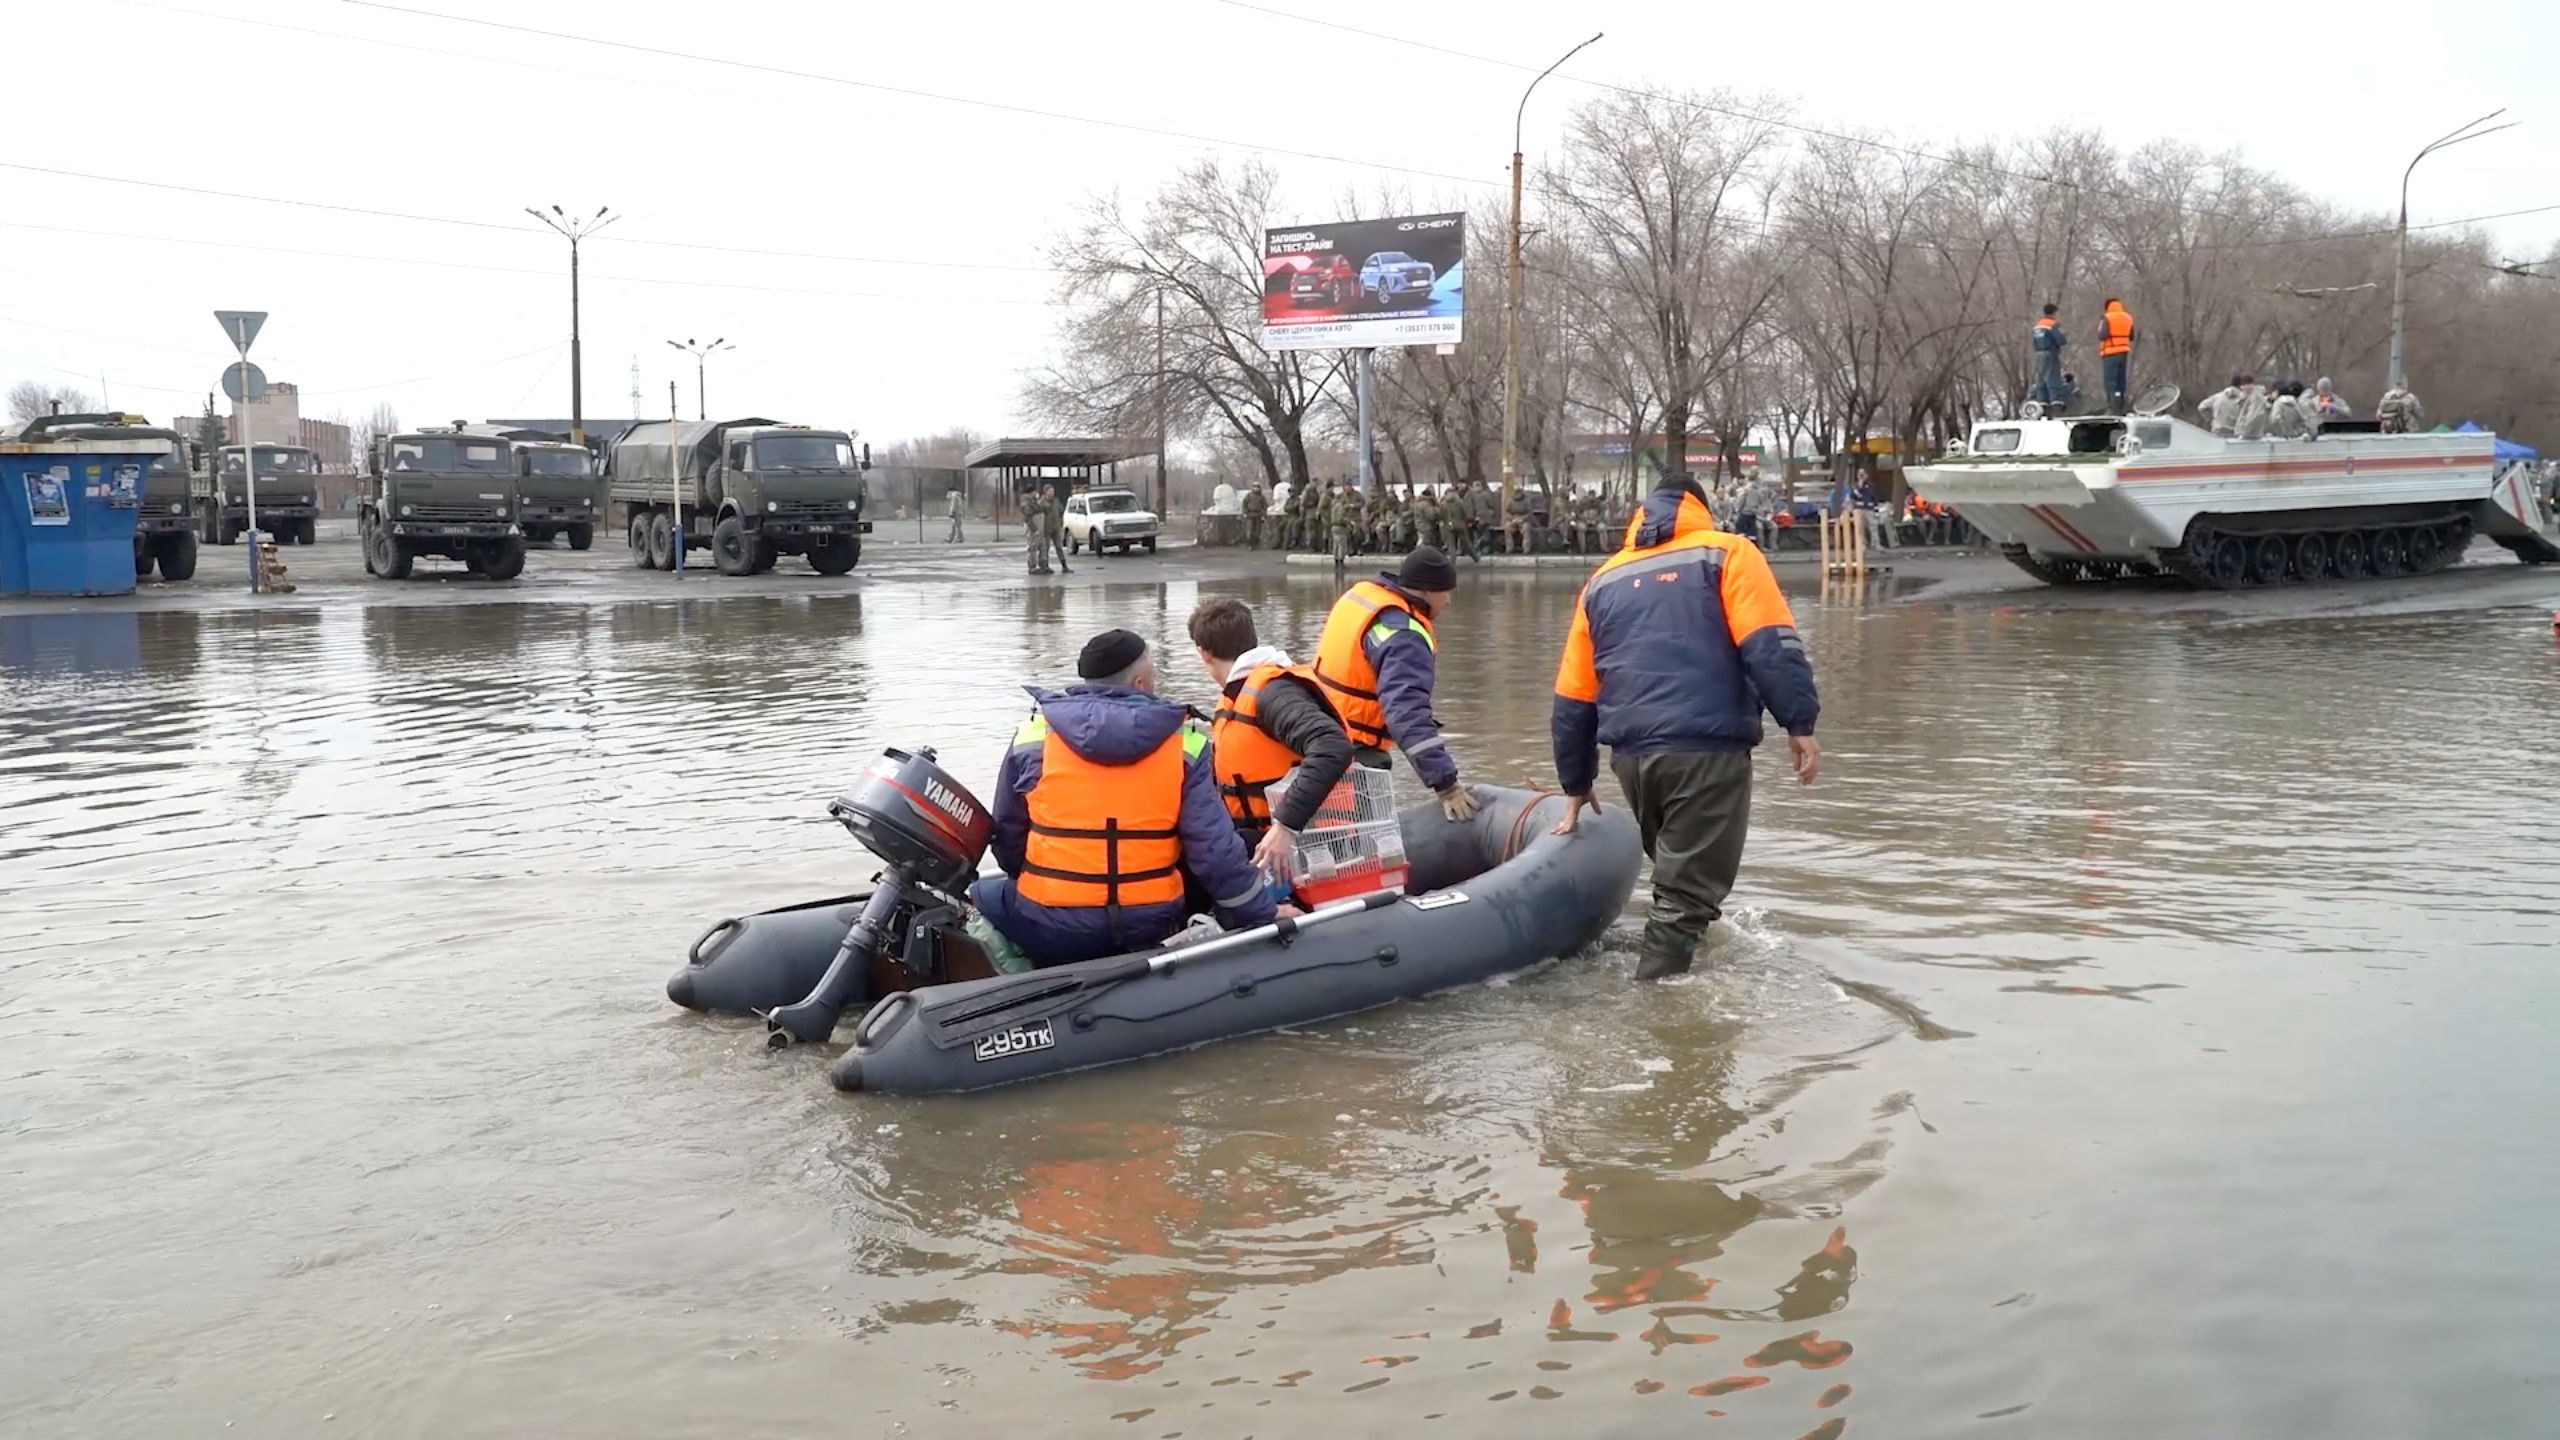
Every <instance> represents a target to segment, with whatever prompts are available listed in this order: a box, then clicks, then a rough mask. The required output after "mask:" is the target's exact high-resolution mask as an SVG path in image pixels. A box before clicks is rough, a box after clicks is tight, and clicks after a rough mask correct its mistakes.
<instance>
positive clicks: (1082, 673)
mask: <svg viewBox="0 0 2560 1440" xmlns="http://www.w3.org/2000/svg"><path fill="white" fill-rule="evenodd" d="M1146 653H1147V642H1146V641H1144V640H1142V639H1140V638H1138V632H1136V631H1134V630H1105V631H1103V632H1102V633H1101V634H1099V635H1096V636H1094V637H1093V638H1092V639H1090V640H1087V641H1086V642H1084V652H1083V653H1082V654H1080V655H1078V656H1076V674H1077V676H1078V677H1080V678H1082V679H1086V680H1107V679H1109V678H1110V677H1112V676H1114V675H1117V674H1119V673H1120V672H1121V671H1123V670H1126V669H1128V668H1129V667H1130V666H1132V665H1135V664H1137V663H1138V658H1139V657H1140V656H1142V655H1144V654H1146Z"/></svg>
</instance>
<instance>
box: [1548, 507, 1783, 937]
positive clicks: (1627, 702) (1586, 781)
mask: <svg viewBox="0 0 2560 1440" xmlns="http://www.w3.org/2000/svg"><path fill="white" fill-rule="evenodd" d="M1764 707H1765V708H1766V709H1767V710H1768V711H1769V713H1770V714H1772V715H1774V716H1776V717H1777V719H1778V723H1779V724H1780V725H1781V726H1784V727H1785V729H1786V732H1787V751H1788V756H1789V758H1790V759H1791V760H1792V761H1793V763H1794V765H1795V772H1796V780H1797V782H1798V783H1799V784H1805V785H1810V784H1812V783H1813V780H1814V777H1815V776H1816V775H1817V774H1819V773H1820V772H1821V770H1822V746H1821V745H1820V744H1819V743H1818V742H1816V741H1815V740H1814V738H1813V722H1814V720H1815V718H1816V717H1817V716H1818V715H1819V714H1820V713H1821V709H1822V704H1821V700H1820V698H1819V697H1818V696H1817V695H1816V694H1815V692H1814V687H1813V661H1812V660H1811V659H1810V658H1808V657H1807V656H1806V654H1805V650H1804V642H1803V641H1801V640H1799V639H1798V638H1796V623H1795V616H1794V615H1793V614H1792V613H1791V612H1790V611H1789V610H1788V609H1787V602H1786V597H1784V596H1782V595H1780V594H1779V593H1778V581H1777V577H1775V576H1773V575H1771V574H1770V573H1769V562H1768V561H1767V560H1766V559H1764V558H1762V556H1761V554H1760V550H1759V547H1758V546H1755V545H1753V544H1752V543H1751V542H1750V541H1748V540H1745V539H1743V538H1742V537H1740V536H1738V535H1728V534H1726V533H1724V532H1722V531H1719V530H1717V529H1716V528H1715V521H1714V519H1713V518H1712V517H1711V516H1710V515H1709V514H1708V511H1707V497H1706V495H1705V493H1704V492H1703V491H1701V490H1699V488H1698V486H1697V482H1696V481H1694V480H1692V479H1690V478H1689V474H1688V472H1687V471H1685V470H1678V471H1673V472H1671V473H1670V474H1669V475H1666V476H1664V477H1663V480H1662V483H1661V484H1660V485H1659V486H1657V487H1655V489H1654V491H1653V493H1652V494H1650V495H1647V496H1646V497H1645V500H1644V508H1643V509H1641V510H1640V511H1638V512H1637V514H1636V518H1635V522H1634V523H1633V524H1632V525H1630V526H1628V529H1627V539H1626V546H1625V548H1624V549H1621V550H1620V551H1619V552H1618V553H1617V554H1615V555H1612V556H1610V557H1609V558H1608V559H1607V560H1606V561H1604V562H1602V564H1601V566H1600V568H1599V569H1598V570H1595V571H1593V572H1592V574H1591V579H1590V580H1589V581H1588V582H1587V583H1585V584H1584V585H1583V587H1582V598H1581V599H1580V600H1579V601H1577V602H1576V603H1575V605H1574V609H1573V628H1572V630H1571V631H1570V632H1568V633H1567V635H1566V636H1565V642H1564V659H1563V661H1562V662H1561V663H1559V664H1558V665H1557V667H1556V699H1555V713H1554V716H1553V718H1552V720H1551V721H1550V725H1549V728H1550V730H1551V731H1552V737H1551V738H1552V739H1553V741H1554V744H1555V756H1556V777H1557V780H1558V782H1559V784H1560V786H1561V788H1562V789H1563V790H1564V793H1565V796H1566V805H1567V808H1566V810H1565V817H1564V820H1563V823H1561V824H1559V825H1557V826H1556V833H1558V834H1560V835H1564V834H1571V833H1572V832H1573V829H1574V826H1575V825H1576V824H1577V823H1578V822H1579V821H1580V819H1581V816H1582V812H1583V810H1584V809H1586V808H1588V809H1591V810H1598V809H1599V808H1600V802H1599V799H1598V797H1597V796H1595V795H1594V794H1593V793H1592V785H1593V783H1594V782H1595V781H1596V780H1598V778H1599V772H1600V747H1601V746H1602V745H1606V746H1608V747H1609V751H1610V754H1609V768H1610V770H1612V771H1613V772H1615V773H1616V775H1617V777H1618V788H1619V789H1621V790H1623V791H1624V792H1626V796H1627V802H1628V803H1629V804H1630V805H1632V806H1634V807H1635V812H1636V828H1637V830H1638V831H1639V833H1641V834H1642V836H1643V838H1644V851H1645V853H1646V854H1647V855H1650V856H1652V857H1653V904H1652V907H1651V909H1650V910H1649V911H1648V912H1647V914H1646V916H1645V925H1644V943H1643V948H1642V950H1641V952H1640V954H1639V957H1638V960H1637V963H1636V978H1637V979H1639V980H1657V979H1660V978H1662V977H1663V976H1666V975H1677V974H1680V973H1682V972H1683V971H1686V970H1687V969H1688V968H1689V963H1690V959H1691V956H1692V955H1693V954H1694V953H1695V952H1696V950H1697V948H1698V942H1699V940H1701V939H1702V938H1704V937H1705V935H1706V932H1707V927H1708V926H1709V925H1711V924H1713V923H1714V922H1715V918H1716V916H1718V915H1720V914H1722V913H1723V907H1724V901H1725V897H1726V896H1727V895H1729V894H1731V893H1732V891H1733V881H1734V877H1735V875H1736V874H1738V873H1739V872H1740V870H1741V869H1742V845H1743V840H1744V837H1745V835H1746V834H1747V833H1748V831H1749V829H1750V825H1751V751H1752V749H1753V747H1755V746H1757V745H1758V744H1759V743H1760V711H1761V710H1762V708H1764Z"/></svg>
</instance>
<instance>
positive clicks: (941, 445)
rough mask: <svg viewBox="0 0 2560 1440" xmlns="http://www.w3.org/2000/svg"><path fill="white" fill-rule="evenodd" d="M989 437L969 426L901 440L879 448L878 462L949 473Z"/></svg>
mask: <svg viewBox="0 0 2560 1440" xmlns="http://www.w3.org/2000/svg"><path fill="white" fill-rule="evenodd" d="M986 441H987V437H986V436H985V435H984V434H982V433H980V432H978V431H976V430H972V429H970V428H968V427H967V426H965V425H963V426H958V427H955V428H953V429H950V430H944V431H940V432H937V433H935V434H932V435H923V436H918V437H917V438H915V439H913V440H898V441H893V442H891V443H890V444H887V445H883V446H881V447H880V453H879V456H878V458H877V460H876V462H875V463H877V464H879V465H882V466H884V467H896V466H902V465H913V466H923V467H927V468H931V469H942V470H950V469H956V468H958V467H959V465H960V463H961V462H962V461H963V460H966V459H967V458H968V457H969V452H970V451H972V450H975V449H977V448H978V447H979V446H980V445H983V444H985V443H986Z"/></svg>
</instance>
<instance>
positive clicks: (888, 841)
mask: <svg viewBox="0 0 2560 1440" xmlns="http://www.w3.org/2000/svg"><path fill="white" fill-rule="evenodd" d="M827 813H828V814H830V815H833V816H834V817H835V818H836V819H837V820H838V821H840V822H841V823H842V824H843V825H844V828H845V829H847V830H850V831H852V832H853V837H854V838H855V839H857V840H859V841H861V842H862V843H863V846H864V847H865V848H867V849H868V850H870V851H871V853H872V854H874V855H877V856H879V857H880V858H881V859H883V860H885V861H887V862H888V863H889V868H888V869H887V870H886V871H884V872H882V873H881V876H880V878H879V881H878V883H877V886H876V888H874V889H873V890H872V892H871V900H870V903H869V904H867V905H865V906H864V907H863V910H862V917H861V918H860V919H858V920H856V921H855V922H854V924H853V928H852V929H851V930H850V931H847V932H846V934H845V937H844V944H843V945H841V946H839V947H838V948H837V950H836V958H835V960H834V961H833V962H832V963H830V964H829V965H828V966H827V973H826V975H825V977H824V978H822V979H820V980H819V981H818V984H817V988H816V989H813V990H811V991H810V992H809V994H808V997H807V998H806V999H803V1000H802V1001H800V1003H798V1004H796V1005H785V1006H783V1007H781V1008H780V1009H777V1010H775V1011H774V1012H773V1013H772V1014H770V1015H767V1016H766V1017H765V1029H766V1031H767V1032H768V1033H767V1035H766V1037H765V1043H766V1044H767V1045H770V1046H772V1047H773V1048H775V1049H777V1050H778V1049H781V1048H783V1047H785V1046H788V1045H790V1044H791V1043H792V1042H794V1041H801V1042H815V1041H819V1040H824V1039H826V1038H827V1037H828V1036H830V1035H832V1034H834V1033H835V1028H836V1021H837V1020H838V1019H839V1018H840V1017H841V1016H842V1015H843V1014H844V1009H845V1003H846V1002H847V1001H848V1000H850V999H851V998H852V996H853V993H854V991H855V989H856V988H857V987H859V986H860V984H861V982H862V979H863V977H864V976H865V975H867V974H868V973H869V972H870V968H871V963H872V961H873V959H874V958H875V957H876V956H877V955H878V954H879V951H880V947H881V945H882V943H883V942H884V941H885V940H887V939H888V937H889V935H890V932H891V930H892V928H893V921H894V920H895V919H896V917H897V914H898V910H899V907H900V906H902V905H912V904H914V903H916V901H917V900H918V899H919V898H920V897H919V894H918V892H919V891H921V892H923V895H922V897H921V898H924V899H937V898H938V899H939V900H940V901H941V902H942V903H943V905H944V906H946V907H949V908H953V909H956V906H957V903H958V894H959V891H960V889H961V887H963V886H965V885H967V884H968V883H969V881H970V880H971V879H972V878H973V877H975V876H976V875H977V873H978V861H979V860H980V858H982V857H983V856H984V855H985V854H986V853H987V837H988V835H989V833H990V832H991V831H992V830H993V828H994V826H993V823H992V822H991V821H990V820H989V818H988V816H987V807H986V806H984V805H982V804H980V803H978V798H977V797H976V796H974V795H971V794H970V793H969V792H968V790H967V789H966V788H965V787H963V786H962V785H961V784H960V782H959V781H957V780H954V779H952V778H951V777H950V776H949V775H947V774H945V773H944V772H943V770H942V768H941V767H940V766H938V765H936V764H934V763H933V751H932V750H931V749H930V748H920V749H918V750H916V751H915V752H914V753H913V754H909V753H908V752H907V751H904V750H896V749H892V750H889V751H887V752H885V753H883V754H882V755H881V757H880V758H879V759H878V760H875V761H873V762H872V763H871V768H870V769H868V770H866V771H864V772H863V774H862V778H861V779H860V780H857V781H855V782H854V785H853V788H852V789H851V790H848V791H846V792H845V793H844V794H843V795H840V796H838V797H837V798H836V799H835V800H833V801H831V802H829V804H828V805H827ZM923 918H924V917H922V916H918V917H915V918H913V919H911V920H910V922H909V924H908V926H907V928H908V930H909V931H910V932H911V933H913V932H916V931H918V930H919V929H921V928H922V927H921V925H920V922H921V920H922V919H923ZM908 961H909V964H910V965H911V966H912V965H915V964H918V963H921V961H920V959H919V947H917V946H914V945H911V946H910V947H909V951H908ZM919 978H922V977H919Z"/></svg>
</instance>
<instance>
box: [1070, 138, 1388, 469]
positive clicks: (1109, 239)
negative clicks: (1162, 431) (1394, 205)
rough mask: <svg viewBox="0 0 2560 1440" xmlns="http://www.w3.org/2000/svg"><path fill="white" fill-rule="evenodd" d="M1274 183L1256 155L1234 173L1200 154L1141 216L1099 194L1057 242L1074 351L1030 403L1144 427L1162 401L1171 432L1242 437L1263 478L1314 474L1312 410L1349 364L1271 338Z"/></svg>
mask: <svg viewBox="0 0 2560 1440" xmlns="http://www.w3.org/2000/svg"><path fill="white" fill-rule="evenodd" d="M1278 183H1279V182H1278V180H1277V178H1276V177H1275V176H1274V175H1273V174H1272V172H1271V170H1270V169H1269V167H1267V166H1264V165H1262V164H1260V163H1254V164H1249V165H1246V166H1244V167H1242V168H1241V169H1238V170H1235V171H1233V172H1232V173H1231V172H1230V171H1229V170H1228V169H1227V167H1226V166H1224V165H1223V164H1222V163H1221V162H1219V161H1217V160H1200V161H1195V162H1194V163H1192V164H1191V165H1189V166H1186V167H1185V168H1184V169H1183V170H1182V171H1181V172H1180V173H1179V174H1178V175H1176V176H1175V177H1174V179H1173V180H1172V182H1171V183H1169V184H1168V185H1166V187H1165V188H1164V189H1163V190H1162V191H1161V192H1159V193H1158V194H1157V196H1156V197H1155V199H1154V200H1152V201H1151V202H1149V204H1148V205H1147V208H1146V211H1145V212H1144V213H1143V214H1142V215H1140V216H1138V217H1136V218H1135V219H1132V218H1131V217H1130V216H1129V215H1128V214H1127V212H1126V211H1125V209H1124V208H1123V206H1122V205H1121V202H1120V199H1119V197H1118V196H1116V195H1111V196H1102V197H1097V198H1096V199H1094V200H1093V201H1092V202H1091V203H1090V204H1089V206H1088V207H1087V210H1086V213H1085V215H1084V217H1083V219H1082V220H1081V221H1080V222H1079V223H1078V224H1077V225H1076V226H1075V227H1074V228H1073V229H1072V230H1070V231H1069V232H1068V233H1067V234H1066V235H1064V236H1062V237H1061V238H1060V239H1059V240H1058V242H1057V243H1056V244H1055V245H1053V246H1052V247H1051V250H1050V259H1051V263H1052V264H1054V265H1055V266H1056V267H1057V268H1058V270H1059V271H1060V272H1061V273H1062V275H1063V277H1064V278H1063V279H1062V280H1061V281H1060V283H1059V299H1060V301H1061V302H1062V303H1063V304H1064V305H1065V307H1066V309H1067V316H1066V319H1065V321H1064V322H1063V324H1062V326H1061V329H1062V330H1063V332H1064V343H1065V351H1066V353H1065V355H1064V356H1063V357H1061V359H1060V361H1059V362H1058V363H1057V364H1056V365H1054V366H1052V367H1050V368H1049V369H1047V370H1045V371H1043V372H1041V373H1040V374H1038V375H1037V376H1035V377H1034V378H1033V380H1032V382H1031V384H1030V386H1029V399H1030V402H1031V405H1032V407H1033V408H1034V409H1036V410H1038V411H1039V412H1040V413H1041V414H1042V415H1043V416H1045V417H1047V418H1049V419H1051V420H1053V421H1056V422H1058V423H1061V424H1065V425H1069V426H1072V427H1075V428H1077V429H1094V430H1102V431H1106V432H1108V433H1111V434H1115V435H1145V434H1149V433H1151V432H1152V431H1153V430H1154V428H1155V421H1156V414H1157V407H1158V406H1159V405H1161V406H1162V407H1163V411H1164V414H1165V418H1166V421H1167V424H1168V427H1169V428H1179V429H1181V430H1184V431H1189V430H1193V429H1205V430H1207V431H1209V432H1210V433H1212V434H1218V435H1230V436H1233V437H1234V438H1236V439H1237V440H1239V441H1241V442H1243V443H1244V444H1245V446H1246V447H1247V448H1248V449H1250V450H1251V451H1252V452H1253V453H1254V454H1255V455H1256V456H1258V457H1259V458H1260V460H1261V464H1262V471H1263V477H1264V479H1265V480H1267V481H1269V482H1271V483H1274V484H1277V483H1278V482H1280V481H1282V480H1287V481H1290V482H1292V483H1293V484H1299V485H1303V484H1305V483H1306V479H1307V474H1308V468H1307V445H1308V439H1309V434H1308V431H1309V418H1310V416H1311V415H1312V414H1313V413H1314V412H1315V410H1316V406H1317V402H1318V400H1319V398H1320V397H1321V396H1322V394H1323V392H1324V390H1325V388H1326V386H1328V385H1330V384H1332V383H1333V382H1334V381H1335V379H1336V378H1338V376H1339V373H1340V368H1341V367H1340V363H1339V361H1338V360H1337V359H1335V358H1332V357H1328V356H1325V355H1320V354H1309V353H1304V352H1299V351H1272V350H1266V349H1264V348H1263V347H1262V341H1261V327H1262V286H1263V284H1264V272H1263V265H1262V228H1263V224H1264V222H1265V219H1266V217H1267V216H1268V215H1269V213H1270V211H1271V201H1272V197H1273V194H1274V192H1275V191H1276V190H1277V188H1278ZM1159 307H1161V308H1159ZM1160 314H1161V315H1162V317H1163V319H1162V322H1161V327H1159V322H1158V319H1157V317H1158V316H1159V315H1160ZM1159 345H1160V346H1161V347H1162V353H1163V356H1164V359H1163V363H1162V366H1161V367H1159V366H1158V364H1157V360H1156V355H1157V352H1158V347H1159Z"/></svg>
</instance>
